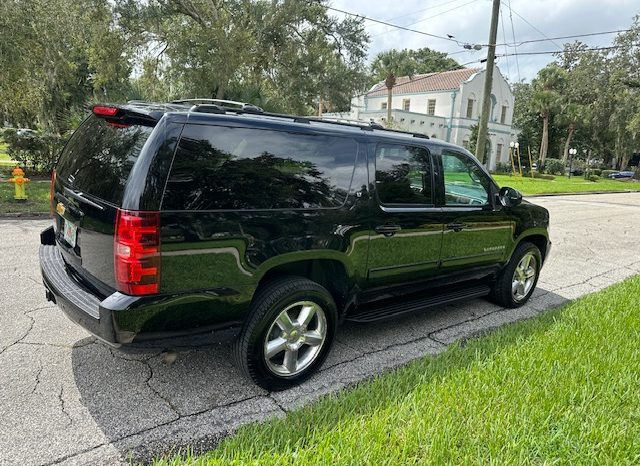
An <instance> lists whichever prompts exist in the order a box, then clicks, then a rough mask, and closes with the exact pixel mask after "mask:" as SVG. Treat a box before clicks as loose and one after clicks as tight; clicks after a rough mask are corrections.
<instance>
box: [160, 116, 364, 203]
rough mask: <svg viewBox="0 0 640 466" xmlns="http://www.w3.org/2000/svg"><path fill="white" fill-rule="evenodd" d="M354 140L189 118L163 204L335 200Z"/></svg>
mask: <svg viewBox="0 0 640 466" xmlns="http://www.w3.org/2000/svg"><path fill="white" fill-rule="evenodd" d="M357 148H358V146H357V143H356V141H355V140H353V139H349V138H342V137H334V136H327V135H314V134H301V133H290V132H284V131H273V130H262V129H254V128H234V127H226V126H204V125H187V126H185V128H184V131H183V132H182V137H181V139H180V143H179V144H178V149H177V152H176V155H175V158H174V161H173V166H172V168H171V174H170V175H169V180H168V182H167V188H166V192H165V196H164V201H163V209H165V210H214V209H291V208H293V209H311V208H319V207H339V206H340V205H342V204H343V203H344V201H345V200H346V197H347V193H348V191H349V188H350V185H351V178H352V176H353V170H354V165H355V158H356V153H357Z"/></svg>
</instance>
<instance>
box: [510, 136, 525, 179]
mask: <svg viewBox="0 0 640 466" xmlns="http://www.w3.org/2000/svg"><path fill="white" fill-rule="evenodd" d="M514 154H515V158H516V160H517V161H518V171H519V172H520V176H522V164H521V163H520V143H519V142H518V141H515V142H514V141H511V142H510V143H509V155H510V158H511V173H513V174H514V175H515V174H516V166H515V163H514V162H513V157H514Z"/></svg>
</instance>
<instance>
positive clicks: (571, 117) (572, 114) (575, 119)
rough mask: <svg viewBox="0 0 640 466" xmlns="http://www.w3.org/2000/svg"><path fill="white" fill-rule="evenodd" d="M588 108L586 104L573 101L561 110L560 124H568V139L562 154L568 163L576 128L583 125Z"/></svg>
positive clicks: (564, 161)
mask: <svg viewBox="0 0 640 466" xmlns="http://www.w3.org/2000/svg"><path fill="white" fill-rule="evenodd" d="M586 112H587V108H586V107H585V106H584V105H580V104H575V103H572V102H569V103H566V104H565V105H564V106H563V107H562V110H561V113H560V115H559V116H558V117H559V122H560V124H562V125H564V126H567V131H568V132H567V139H566V140H565V143H564V151H563V155H562V162H563V163H564V164H566V163H567V159H568V158H569V148H570V146H571V139H572V138H573V134H574V133H575V131H576V129H577V128H578V127H580V126H582V123H583V121H585V120H586V119H587V117H586Z"/></svg>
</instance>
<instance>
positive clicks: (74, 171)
mask: <svg viewBox="0 0 640 466" xmlns="http://www.w3.org/2000/svg"><path fill="white" fill-rule="evenodd" d="M151 131H153V128H152V127H147V126H127V127H115V126H111V125H109V124H107V123H106V122H105V120H103V119H102V118H97V117H95V116H91V117H89V118H88V119H87V120H85V122H84V123H83V124H82V126H80V128H79V129H78V130H77V131H76V132H75V133H74V134H73V136H72V137H71V140H70V141H69V143H68V144H67V145H66V147H65V149H64V151H63V152H62V155H61V156H60V160H59V161H58V165H57V167H56V171H57V174H58V179H60V180H62V182H63V183H65V184H71V185H72V186H73V187H74V188H75V189H77V190H79V191H83V192H85V193H89V194H92V195H94V196H96V197H99V198H101V199H104V200H106V201H109V202H112V203H114V204H120V203H121V202H122V195H123V193H124V187H125V185H126V182H127V177H128V176H129V172H130V171H131V168H132V167H133V164H134V163H135V161H136V160H137V158H138V156H139V155H140V151H141V150H142V147H143V146H144V143H145V142H146V141H147V139H148V137H149V135H150V134H151ZM70 177H72V178H71V180H73V181H70Z"/></svg>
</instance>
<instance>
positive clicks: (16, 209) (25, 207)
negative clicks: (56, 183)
mask: <svg viewBox="0 0 640 466" xmlns="http://www.w3.org/2000/svg"><path fill="white" fill-rule="evenodd" d="M0 173H3V176H2V177H1V178H0V215H2V214H8V213H41V212H45V213H46V212H49V185H50V182H48V181H31V182H29V183H27V196H28V197H29V200H27V201H16V200H15V199H14V198H13V195H14V193H15V188H14V186H13V183H7V181H6V180H7V176H8V174H7V172H6V171H4V172H0Z"/></svg>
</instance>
